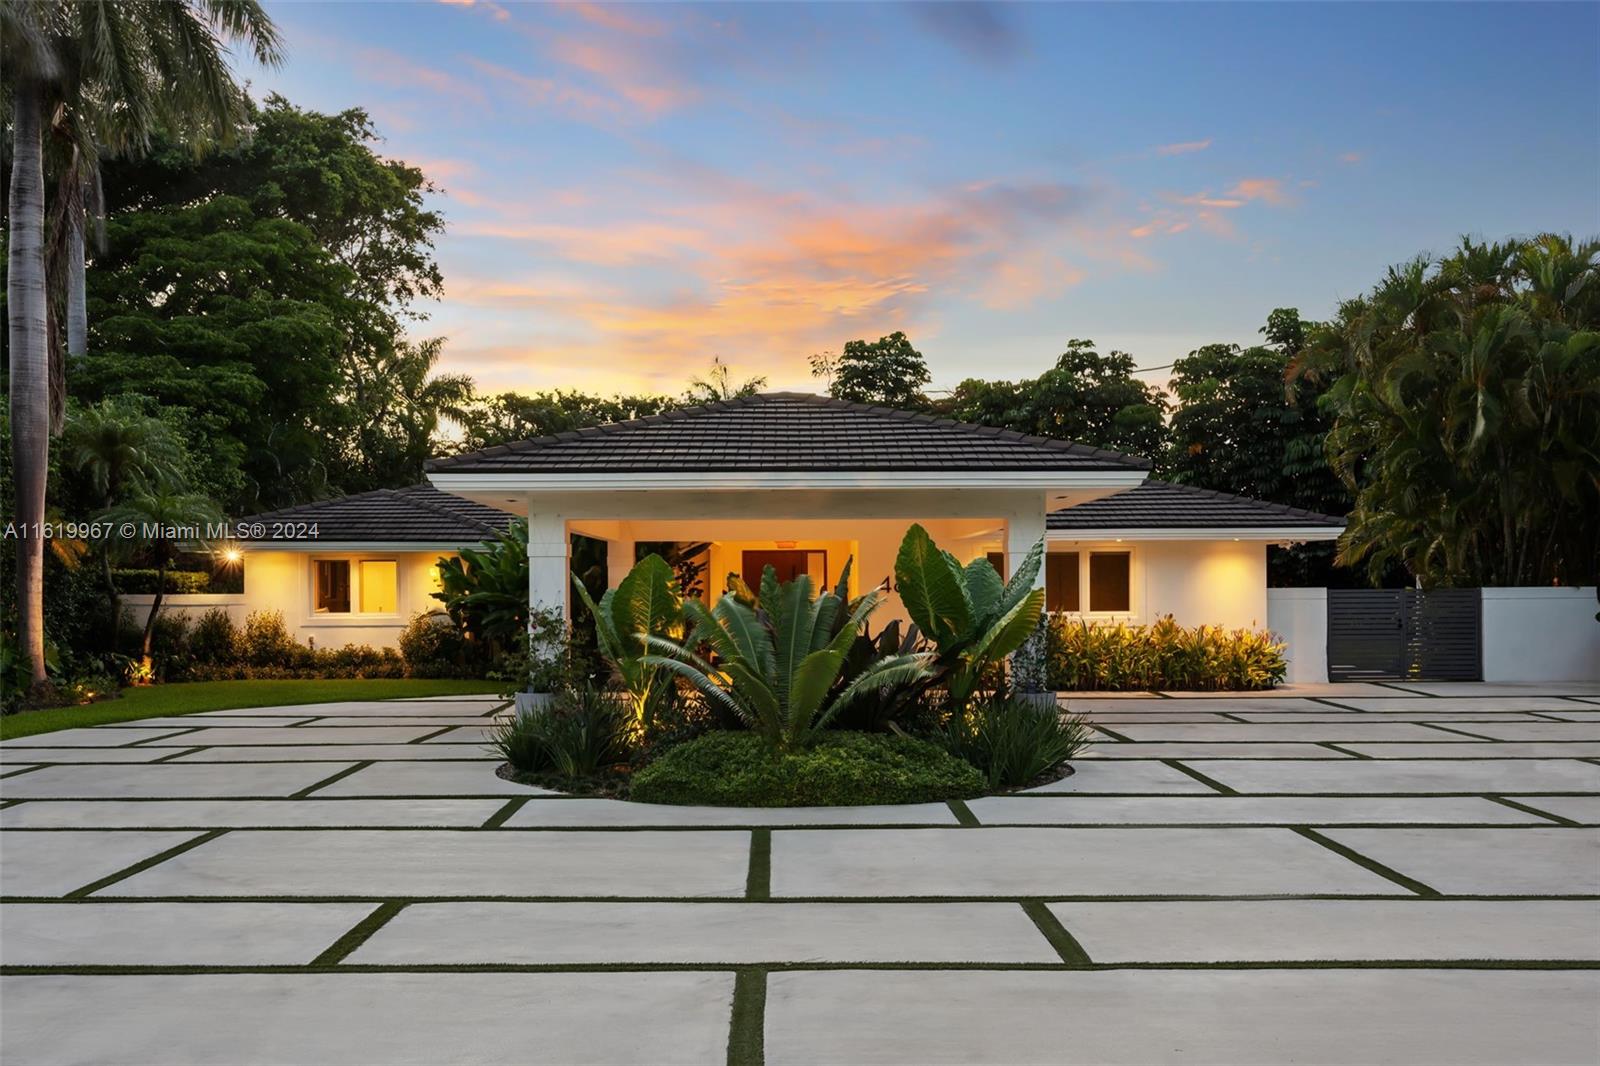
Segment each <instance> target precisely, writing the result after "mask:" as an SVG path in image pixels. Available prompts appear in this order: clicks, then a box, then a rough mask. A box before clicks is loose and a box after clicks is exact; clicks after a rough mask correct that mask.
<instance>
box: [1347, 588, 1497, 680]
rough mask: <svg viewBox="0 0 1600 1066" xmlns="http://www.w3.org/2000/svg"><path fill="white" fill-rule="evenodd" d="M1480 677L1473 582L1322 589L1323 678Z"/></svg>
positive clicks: (1478, 612)
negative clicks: (1465, 585)
mask: <svg viewBox="0 0 1600 1066" xmlns="http://www.w3.org/2000/svg"><path fill="white" fill-rule="evenodd" d="M1482 678H1483V603H1482V597H1481V596H1480V594H1479V591H1478V590H1477V589H1434V590H1433V591H1430V592H1424V591H1423V590H1421V589H1329V590H1328V680H1330V681H1377V680H1398V679H1409V680H1412V681H1480V680H1482Z"/></svg>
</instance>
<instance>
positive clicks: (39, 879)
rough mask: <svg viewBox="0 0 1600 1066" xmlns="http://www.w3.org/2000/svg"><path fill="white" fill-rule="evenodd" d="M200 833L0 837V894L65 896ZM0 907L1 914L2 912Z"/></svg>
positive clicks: (5, 835) (58, 834) (88, 833)
mask: <svg viewBox="0 0 1600 1066" xmlns="http://www.w3.org/2000/svg"><path fill="white" fill-rule="evenodd" d="M199 835H200V834H198V833H140V832H127V833H95V832H87V833H4V834H0V894H4V895H7V896H64V895H66V894H67V893H68V892H71V891H73V890H74V889H79V888H82V887H83V886H84V885H87V884H89V883H90V882H91V881H98V880H100V878H102V877H108V876H110V875H111V874H114V873H116V872H117V871H118V870H121V869H124V868H126V867H129V866H132V865H133V864H134V863H136V862H141V861H143V860H145V859H148V858H149V857H150V856H152V855H159V854H160V853H161V852H163V851H166V850H167V849H168V848H173V847H177V846H178V845H179V844H182V843H183V842H184V841H186V840H193V839H194V838H195V837H197V836H199ZM4 909H5V908H4V907H0V910H4Z"/></svg>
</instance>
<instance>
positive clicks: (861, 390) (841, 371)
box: [811, 330, 933, 411]
mask: <svg viewBox="0 0 1600 1066" xmlns="http://www.w3.org/2000/svg"><path fill="white" fill-rule="evenodd" d="M811 374H812V376H813V377H821V378H826V379H828V393H829V395H831V396H833V397H834V398H836V399H840V400H850V401H852V402H854V403H872V404H881V405H883V406H884V407H898V408H900V409H901V410H906V411H914V410H917V409H919V408H921V407H924V406H926V404H927V402H928V401H927V398H926V397H925V396H923V395H922V387H923V386H924V385H926V384H928V382H930V381H932V380H933V376H932V375H931V374H929V373H928V362H927V360H926V359H924V358H923V357H922V353H921V352H919V351H917V350H916V348H914V347H912V344H911V341H910V339H909V338H907V337H906V335H905V334H904V333H901V332H899V331H898V330H897V331H895V332H894V333H891V334H889V335H888V336H886V337H879V338H878V339H877V340H875V341H864V340H854V341H848V342H846V344H845V346H844V350H843V351H841V352H840V353H839V354H838V355H837V356H835V355H832V354H829V353H824V354H821V355H814V356H812V357H811Z"/></svg>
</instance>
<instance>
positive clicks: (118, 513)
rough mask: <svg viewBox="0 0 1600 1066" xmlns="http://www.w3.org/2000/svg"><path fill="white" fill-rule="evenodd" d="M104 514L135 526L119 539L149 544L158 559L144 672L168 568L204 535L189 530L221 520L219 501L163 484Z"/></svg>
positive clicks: (142, 650)
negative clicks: (185, 546)
mask: <svg viewBox="0 0 1600 1066" xmlns="http://www.w3.org/2000/svg"><path fill="white" fill-rule="evenodd" d="M104 518H105V520H106V521H107V522H110V523H111V524H112V525H115V526H119V527H124V528H131V529H133V530H134V535H133V536H132V537H130V538H128V539H126V540H119V541H118V542H117V544H118V546H119V547H120V548H124V549H132V548H145V549H148V550H149V551H150V552H151V553H152V554H154V555H155V559H156V595H155V599H154V600H152V601H151V602H150V614H149V615H148V616H146V618H145V620H144V639H143V640H142V641H141V642H140V644H139V654H140V655H141V656H142V658H143V665H144V676H146V677H148V676H149V671H150V639H151V637H152V635H153V634H154V633H155V629H156V617H157V616H158V615H159V614H160V613H161V598H162V596H163V595H164V594H165V593H166V589H167V570H168V569H169V568H171V566H172V559H173V556H174V555H175V554H177V552H178V549H179V547H180V545H182V544H186V543H196V542H199V541H200V540H201V539H202V538H200V537H197V536H192V535H190V534H188V533H186V532H185V530H189V529H196V528H199V529H204V528H205V527H206V526H207V525H208V524H210V523H214V522H218V521H220V520H221V515H220V513H219V512H218V511H217V505H216V504H214V503H212V502H211V500H209V499H208V498H206V497H205V496H201V495H199V494H198V493H192V492H184V491H183V490H181V489H179V488H177V487H175V486H162V487H159V488H156V489H153V490H150V491H145V492H140V493H138V494H137V495H135V496H134V497H133V498H132V499H130V500H128V502H126V503H124V504H121V505H119V506H117V507H113V508H111V510H109V511H107V512H105V514H104Z"/></svg>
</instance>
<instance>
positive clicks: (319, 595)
mask: <svg viewBox="0 0 1600 1066" xmlns="http://www.w3.org/2000/svg"><path fill="white" fill-rule="evenodd" d="M312 582H313V585H314V587H313V588H312V592H311V597H312V601H311V602H312V610H313V611H314V612H315V613H317V614H351V613H358V614H395V613H397V612H398V611H399V610H400V564H399V563H398V562H396V561H395V560H393V559H362V560H360V561H359V562H352V561H351V560H349V559H317V560H315V561H314V563H313V564H312Z"/></svg>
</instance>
